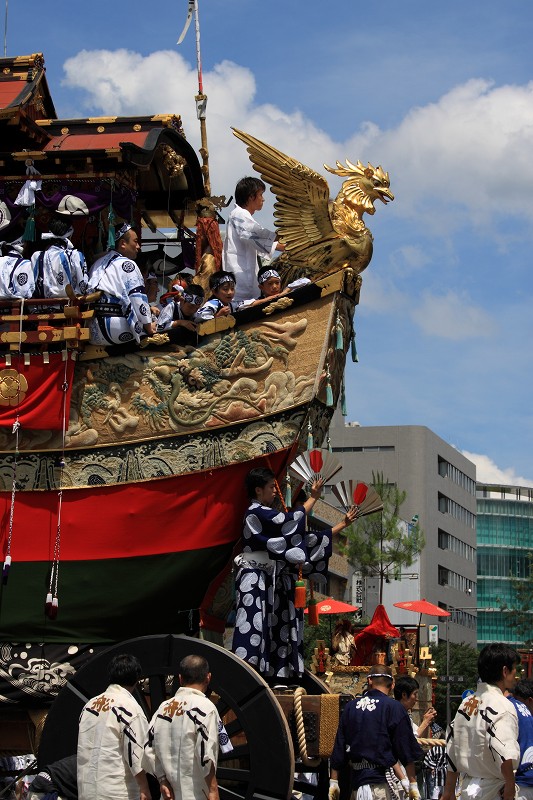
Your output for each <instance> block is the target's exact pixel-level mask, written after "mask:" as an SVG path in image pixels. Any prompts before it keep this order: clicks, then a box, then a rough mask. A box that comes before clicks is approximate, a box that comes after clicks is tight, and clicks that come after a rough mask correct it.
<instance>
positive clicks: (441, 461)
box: [438, 456, 476, 497]
mask: <svg viewBox="0 0 533 800" xmlns="http://www.w3.org/2000/svg"><path fill="white" fill-rule="evenodd" d="M438 469H439V475H440V476H441V477H442V478H449V479H450V480H451V481H453V483H456V484H457V486H461V487H462V488H463V489H464V490H465V491H466V492H468V494H471V495H472V497H475V496H476V482H475V481H474V480H472V478H469V477H468V475H466V474H465V473H464V472H462V471H461V470H460V469H458V467H455V466H454V465H453V464H450V462H449V461H446V459H445V458H442V457H441V456H438Z"/></svg>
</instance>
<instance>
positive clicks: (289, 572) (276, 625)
mask: <svg viewBox="0 0 533 800" xmlns="http://www.w3.org/2000/svg"><path fill="white" fill-rule="evenodd" d="M322 486H323V481H316V482H315V483H313V486H312V488H311V496H310V497H309V498H308V499H307V500H306V501H305V503H304V504H303V506H302V508H299V509H297V510H295V511H278V510H277V509H275V508H274V507H273V506H274V503H275V500H276V495H277V487H276V479H275V476H274V473H273V472H272V471H271V470H269V469H261V468H258V469H253V470H251V472H249V473H248V475H247V476H246V488H247V490H248V496H249V497H250V499H251V500H252V504H251V505H250V507H249V508H248V511H247V512H246V514H245V517H244V525H243V534H242V540H243V550H242V553H241V554H240V555H239V556H237V558H236V559H235V564H236V566H237V575H236V578H235V585H236V604H237V615H236V620H235V632H234V634H233V645H232V650H233V652H234V653H235V655H237V656H239V657H240V658H242V659H243V661H246V662H247V663H248V664H250V665H251V666H253V667H255V668H256V669H257V670H258V671H259V672H260V673H261V675H263V676H275V677H278V678H288V677H291V676H294V675H301V674H302V673H303V668H304V664H303V652H302V633H303V609H296V608H295V606H294V589H295V581H296V578H297V574H298V571H299V569H300V568H301V569H302V574H303V575H305V576H307V577H314V578H315V579H316V578H317V577H319V576H324V575H326V574H327V566H328V559H329V557H330V555H331V552H332V538H333V535H334V534H336V533H339V532H340V531H341V530H343V529H344V528H345V527H346V526H347V525H349V524H350V523H351V522H352V521H353V519H354V518H355V509H352V510H350V511H349V512H348V513H347V514H346V515H345V518H344V520H343V522H340V523H338V524H337V525H335V527H333V528H327V529H325V530H322V531H312V532H307V531H306V515H307V514H309V512H310V511H311V509H312V508H313V506H314V504H315V502H316V501H317V500H318V498H319V497H320V493H321V490H322Z"/></svg>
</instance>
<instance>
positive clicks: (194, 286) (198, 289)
mask: <svg viewBox="0 0 533 800" xmlns="http://www.w3.org/2000/svg"><path fill="white" fill-rule="evenodd" d="M183 291H184V292H187V293H188V294H195V295H196V296H197V297H204V295H205V292H204V287H203V286H200V284H199V283H189V284H187V286H186V288H185V289H184V290H183Z"/></svg>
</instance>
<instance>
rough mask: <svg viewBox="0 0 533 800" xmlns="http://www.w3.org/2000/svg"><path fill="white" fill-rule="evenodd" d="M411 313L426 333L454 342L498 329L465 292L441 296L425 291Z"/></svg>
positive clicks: (487, 334)
mask: <svg viewBox="0 0 533 800" xmlns="http://www.w3.org/2000/svg"><path fill="white" fill-rule="evenodd" d="M411 316H412V318H413V320H414V322H415V323H416V324H417V325H418V326H419V327H420V328H421V329H422V330H423V331H424V333H426V334H429V335H430V336H441V337H443V338H445V339H452V340H455V341H459V340H462V339H471V338H478V337H481V338H485V337H488V336H492V335H494V334H495V333H496V330H497V326H496V324H495V322H493V320H492V319H491V317H490V316H489V315H488V314H487V313H486V312H485V311H484V310H483V309H482V308H479V307H477V306H475V305H472V304H471V303H470V301H469V299H468V298H467V297H466V295H464V294H458V293H457V292H453V291H449V292H447V293H446V294H442V295H434V294H431V293H430V292H424V293H423V295H422V297H421V299H420V300H418V301H417V305H416V306H415V307H414V308H412V310H411Z"/></svg>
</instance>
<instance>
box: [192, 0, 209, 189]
mask: <svg viewBox="0 0 533 800" xmlns="http://www.w3.org/2000/svg"><path fill="white" fill-rule="evenodd" d="M194 26H195V30H196V67H197V71H198V94H197V95H196V97H195V100H196V116H197V117H198V120H199V122H200V139H201V147H200V155H201V157H202V172H203V175H204V186H205V193H206V196H207V197H209V196H210V194H211V179H210V177H209V148H208V146H207V125H206V114H207V95H206V94H204V81H203V76H202V54H201V50H200V17H199V14H198V0H195V3H194Z"/></svg>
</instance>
